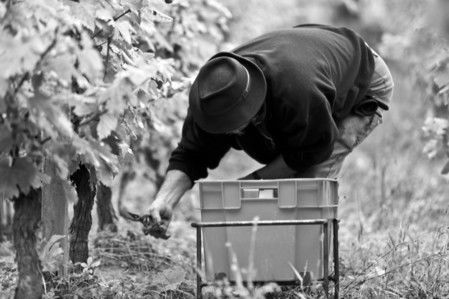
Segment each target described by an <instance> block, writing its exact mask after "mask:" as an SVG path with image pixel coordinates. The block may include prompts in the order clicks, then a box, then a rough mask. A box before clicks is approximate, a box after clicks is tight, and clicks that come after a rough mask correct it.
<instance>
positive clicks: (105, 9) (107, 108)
mask: <svg viewBox="0 0 449 299" xmlns="http://www.w3.org/2000/svg"><path fill="white" fill-rule="evenodd" d="M204 5H205V6H206V7H208V9H204V8H203V6H204ZM164 9H165V10H166V13H164V12H162V10H164ZM0 13H1V16H0V17H1V19H0V29H1V31H0V44H1V54H0V66H1V68H2V70H3V71H2V74H1V75H0V95H1V98H0V129H1V130H0V131H1V133H0V155H1V157H2V167H3V168H5V169H4V170H5V171H7V172H6V173H7V176H8V177H9V180H8V181H2V184H1V185H0V192H1V193H4V194H5V196H6V198H12V197H14V196H17V194H18V192H19V191H23V192H27V191H28V189H29V187H30V186H31V187H33V188H38V187H41V186H42V184H43V183H45V180H43V178H45V176H44V175H43V174H42V173H41V172H42V171H41V170H40V169H41V168H42V167H41V164H42V162H43V161H44V160H46V159H48V160H52V161H53V162H54V163H56V164H57V165H58V167H59V169H60V171H59V172H58V173H59V175H60V176H61V179H63V180H66V179H67V177H68V175H69V174H70V172H73V171H74V170H75V169H76V167H77V165H78V163H80V162H83V163H88V164H91V165H93V166H94V167H95V169H96V170H97V176H98V178H99V179H100V181H102V182H103V183H104V184H105V185H111V183H112V178H113V176H114V175H115V174H116V173H117V172H118V169H120V168H122V166H123V162H124V161H125V160H126V159H124V156H128V155H129V154H130V153H132V151H131V150H130V144H131V143H133V141H135V140H136V138H137V139H138V138H140V137H139V136H142V135H144V134H145V135H148V131H152V132H154V131H163V129H164V128H163V127H164V126H167V125H172V124H173V121H175V122H176V121H179V119H181V118H182V117H183V115H182V113H181V114H180V115H178V116H176V117H175V119H172V120H170V121H169V123H167V121H160V120H159V119H161V118H162V119H163V118H164V117H165V116H163V115H156V114H154V113H153V111H152V110H153V108H154V106H155V105H154V104H153V102H154V101H155V100H159V99H161V98H170V97H172V96H173V95H174V94H176V93H178V92H181V91H183V90H185V89H186V87H187V86H188V83H187V82H188V81H187V78H186V76H187V75H189V74H190V72H191V71H193V70H195V69H196V68H197V67H198V60H199V55H192V53H196V52H195V51H194V47H195V46H198V43H196V42H190V41H191V39H192V38H194V37H197V36H198V35H199V34H201V35H204V36H205V38H204V40H206V38H207V36H208V35H209V36H211V35H212V36H213V39H217V40H219V39H223V38H224V33H223V32H224V30H225V26H226V20H227V19H229V17H230V13H229V11H227V10H226V9H225V8H224V7H222V6H221V5H219V3H218V2H215V1H199V0H198V1H191V2H190V1H189V2H188V1H179V2H177V3H176V4H173V5H171V7H170V8H167V7H166V5H165V4H162V3H160V2H156V1H141V0H122V1H119V0H101V1H93V0H85V1H63V0H50V1H44V2H43V1H38V0H32V1H15V0H10V1H6V2H2V3H0ZM170 15H173V16H175V20H174V19H173V18H172V17H171V16H170ZM206 24H207V25H206ZM206 44H207V43H206ZM210 44H212V43H210ZM213 44H214V45H215V43H213ZM198 48H200V47H198ZM197 50H198V49H197ZM186 83H187V84H186ZM158 123H159V124H163V125H162V128H161V126H160V125H159V127H158V125H157V124H158ZM111 134H112V135H111ZM165 135H169V136H165V139H168V138H171V137H172V136H173V132H169V133H168V134H165ZM110 136H114V137H115V141H114V142H113V143H115V144H116V145H115V146H117V144H118V146H119V148H120V149H121V151H119V152H118V155H119V157H118V158H117V157H116V156H115V155H113V154H112V152H111V146H112V147H114V145H112V144H111V143H110V142H109V143H108V142H105V139H106V138H108V137H110ZM162 136H164V134H162ZM161 138H164V137H161ZM116 154H117V153H116ZM7 159H9V161H14V163H11V162H9V164H11V165H12V164H13V165H14V168H12V167H11V165H10V166H9V168H6V164H7V162H6V161H7ZM23 159H26V160H23ZM16 160H18V161H16ZM128 160H129V159H128ZM128 160H126V161H128ZM24 161H26V163H24ZM17 162H18V163H17ZM120 165H122V166H120ZM29 170H32V171H30V172H29V175H27V176H21V175H20V174H21V173H25V172H28V171H29ZM3 173H5V172H3ZM47 181H48V180H47ZM3 182H7V184H6V183H3ZM16 186H18V187H19V189H18V188H16Z"/></svg>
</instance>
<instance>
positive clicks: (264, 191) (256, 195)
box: [240, 186, 279, 199]
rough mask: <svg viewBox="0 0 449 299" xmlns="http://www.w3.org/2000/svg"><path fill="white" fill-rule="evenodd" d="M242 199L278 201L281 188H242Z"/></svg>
mask: <svg viewBox="0 0 449 299" xmlns="http://www.w3.org/2000/svg"><path fill="white" fill-rule="evenodd" d="M240 198H241V199H277V198H279V188H277V187H255V186H251V187H250V186H248V187H241V188H240Z"/></svg>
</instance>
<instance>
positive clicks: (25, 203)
mask: <svg viewBox="0 0 449 299" xmlns="http://www.w3.org/2000/svg"><path fill="white" fill-rule="evenodd" d="M40 219H41V191H40V190H33V189H31V190H30V192H29V193H28V194H23V193H21V194H20V195H19V197H18V198H15V199H14V218H13V229H12V230H13V239H14V247H15V249H16V260H17V271H18V273H19V277H18V282H17V287H16V292H15V295H14V298H16V299H22V298H27V299H34V298H41V297H42V294H43V292H44V288H43V285H42V281H43V280H42V271H41V270H42V266H41V263H40V260H39V256H38V254H37V250H36V230H37V228H38V226H39V222H40Z"/></svg>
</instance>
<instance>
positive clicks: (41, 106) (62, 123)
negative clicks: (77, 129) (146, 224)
mask: <svg viewBox="0 0 449 299" xmlns="http://www.w3.org/2000/svg"><path fill="white" fill-rule="evenodd" d="M55 99H57V98H55ZM28 102H29V103H30V106H31V107H34V108H35V109H34V113H36V114H35V116H36V122H37V123H38V124H39V126H40V127H41V129H43V130H45V131H46V132H47V133H48V134H49V135H50V136H51V137H53V138H54V137H56V136H55V133H54V130H53V128H50V125H49V124H52V125H53V126H54V128H55V129H56V130H57V131H58V132H59V133H60V134H61V135H63V136H67V137H72V136H73V134H74V132H73V127H72V123H71V122H70V120H69V118H68V117H67V115H66V113H64V112H63V111H62V110H61V109H60V108H59V107H58V106H57V104H56V102H57V100H56V101H52V100H50V99H48V98H46V97H44V96H43V95H42V94H36V95H35V96H34V97H31V98H29V99H28Z"/></svg>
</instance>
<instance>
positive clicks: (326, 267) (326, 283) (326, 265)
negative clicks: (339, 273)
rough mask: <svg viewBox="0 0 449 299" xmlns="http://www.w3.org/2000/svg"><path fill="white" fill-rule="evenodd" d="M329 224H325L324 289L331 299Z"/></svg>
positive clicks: (327, 296)
mask: <svg viewBox="0 0 449 299" xmlns="http://www.w3.org/2000/svg"><path fill="white" fill-rule="evenodd" d="M328 231H329V222H327V221H326V222H325V223H323V276H324V277H323V287H324V293H325V294H326V298H329V232H328Z"/></svg>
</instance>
